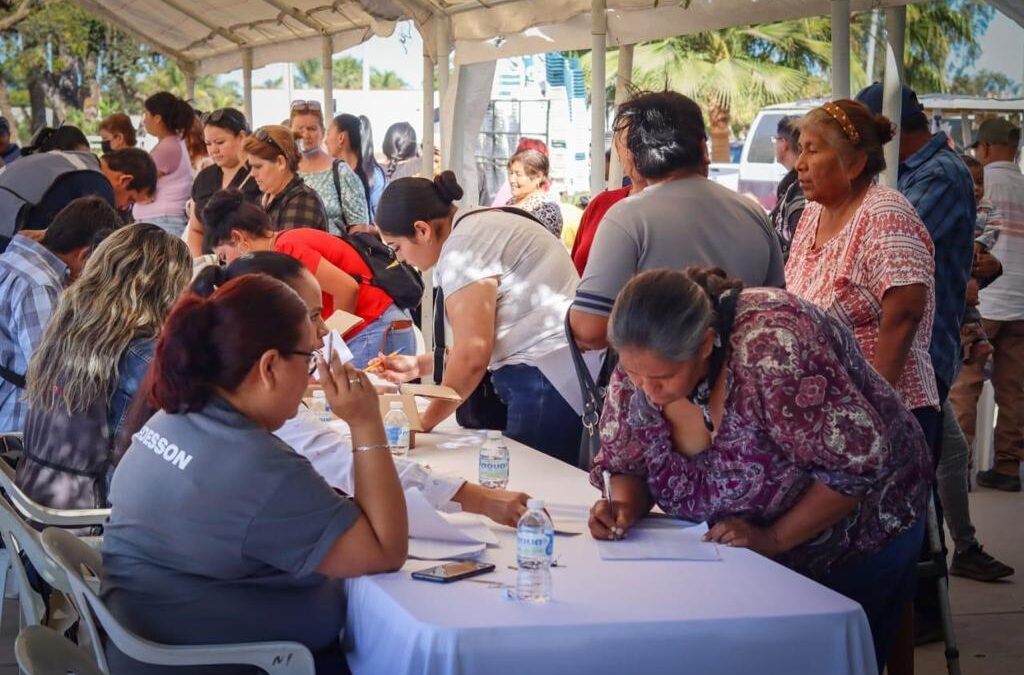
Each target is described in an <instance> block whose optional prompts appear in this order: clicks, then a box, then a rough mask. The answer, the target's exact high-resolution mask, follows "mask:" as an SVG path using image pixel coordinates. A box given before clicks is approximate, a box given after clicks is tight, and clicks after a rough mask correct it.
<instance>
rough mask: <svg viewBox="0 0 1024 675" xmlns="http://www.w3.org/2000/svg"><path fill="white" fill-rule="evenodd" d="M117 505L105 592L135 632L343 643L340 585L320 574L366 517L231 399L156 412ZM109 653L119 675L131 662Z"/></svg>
mask: <svg viewBox="0 0 1024 675" xmlns="http://www.w3.org/2000/svg"><path fill="white" fill-rule="evenodd" d="M110 501H111V506H112V512H111V515H110V521H109V524H108V525H107V526H106V529H105V534H104V541H103V562H104V576H103V583H102V596H103V599H104V600H105V601H106V602H107V605H108V607H110V610H111V611H112V612H113V613H114V615H115V616H117V617H118V618H119V619H120V620H121V621H122V622H123V623H124V624H125V625H126V626H127V627H128V628H129V629H130V630H133V631H135V632H136V633H138V634H139V635H141V636H143V637H146V638H149V639H152V640H155V641H157V642H164V643H170V644H201V643H207V644H210V643H225V642H248V641H265V640H294V641H297V642H301V643H304V644H305V645H307V646H308V647H309V648H310V649H311V650H312V651H314V652H317V651H321V650H325V649H330V648H331V647H332V646H336V644H337V641H338V635H339V632H340V630H341V628H342V625H343V622H344V617H345V602H344V596H343V594H342V586H341V582H339V581H336V580H333V579H328V578H326V577H324V576H322V575H320V574H318V573H316V568H317V567H318V566H319V564H320V562H321V561H322V560H323V558H324V556H325V555H326V554H327V552H328V550H329V549H330V547H331V545H332V544H334V542H335V541H336V540H337V539H338V537H340V536H341V535H342V534H344V533H345V532H346V531H347V530H348V529H349V528H350V527H351V526H352V525H353V523H355V521H356V520H357V519H358V517H359V515H360V511H359V508H358V507H357V506H356V505H355V504H353V503H352V502H350V501H348V500H346V499H344V498H342V497H341V496H339V495H338V494H337V493H336V492H335V491H334V490H333V489H332V488H331V487H330V486H329V485H328V484H327V483H326V482H325V481H324V479H323V478H322V477H321V476H320V475H319V474H318V473H317V472H316V471H315V470H314V469H313V466H312V465H311V464H310V463H309V460H307V459H306V458H305V457H302V456H301V455H298V454H296V453H295V452H294V451H293V450H292V449H291V448H289V447H288V446H287V445H285V444H284V442H282V441H281V440H279V439H278V438H276V437H275V436H273V435H272V434H270V433H268V432H267V431H265V430H263V429H260V428H258V427H256V426H255V425H254V424H253V423H252V422H250V421H249V420H248V419H247V418H245V417H243V416H242V415H241V414H240V413H238V412H237V411H236V410H234V409H233V408H232V407H231V406H229V405H228V404H227V403H226V402H225V401H223V400H221V399H215V400H214V401H212V402H211V403H210V404H208V405H207V406H206V407H205V408H204V409H203V410H201V411H200V412H196V413H188V414H184V415H169V414H167V413H164V412H158V413H156V415H154V416H153V417H152V418H151V419H150V420H149V422H148V423H147V424H146V425H145V426H144V427H143V428H142V429H141V430H140V431H139V432H138V433H137V434H135V436H134V437H133V442H132V445H131V447H130V448H129V449H128V452H127V453H126V454H125V456H124V458H123V459H122V460H121V463H120V464H119V465H118V467H117V470H116V472H115V473H114V479H113V483H112V486H111V494H110ZM109 651H110V650H108V652H109ZM111 657H112V659H113V660H112V662H111V666H112V668H114V672H117V668H116V667H115V662H117V663H118V665H121V664H124V661H123V659H124V658H125V657H123V656H122V655H119V654H117V653H116V652H114V653H111ZM123 668H124V672H132V673H142V672H146V673H150V672H164V670H163V669H150V668H143V667H141V666H140V665H139V664H131V665H127V664H124V666H123ZM167 672H178V671H176V670H174V671H167ZM216 672H223V671H221V670H217V671H216Z"/></svg>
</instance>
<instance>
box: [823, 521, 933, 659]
mask: <svg viewBox="0 0 1024 675" xmlns="http://www.w3.org/2000/svg"><path fill="white" fill-rule="evenodd" d="M925 518H926V516H921V517H920V518H918V519H917V522H916V523H914V524H913V525H912V526H911V527H910V528H909V529H907V530H905V531H904V532H903V533H902V534H900V535H899V536H898V537H896V538H895V539H893V540H892V541H890V542H889V543H888V544H887V545H886V546H885V548H883V549H882V550H881V551H878V552H877V553H872V554H871V555H867V556H864V557H862V558H858V559H857V560H851V561H850V562H848V563H846V564H844V565H840V566H839V567H837V568H835V569H833V570H832V571H831V572H829V573H828V574H827V575H826V576H825V578H823V579H820V580H819V581H820V582H821V583H822V584H823V585H825V586H828V587H829V588H831V589H832V590H833V591H836V592H837V593H842V594H843V595H845V596H846V597H848V598H850V599H851V600H854V601H856V602H859V603H860V606H861V607H863V608H864V613H865V614H866V615H867V617H868V625H869V626H870V627H871V640H872V642H874V644H875V660H876V661H877V662H878V672H879V673H881V672H882V670H883V669H884V668H885V662H886V660H887V659H888V657H889V645H890V644H891V643H892V636H893V633H894V632H895V631H896V628H897V626H898V625H899V619H900V615H901V613H902V611H903V606H904V605H906V604H907V603H908V602H910V601H911V600H913V599H914V586H915V582H914V578H915V568H916V565H917V559H918V557H919V556H920V555H921V543H922V542H923V541H924V527H925Z"/></svg>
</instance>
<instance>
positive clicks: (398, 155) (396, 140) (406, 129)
mask: <svg viewBox="0 0 1024 675" xmlns="http://www.w3.org/2000/svg"><path fill="white" fill-rule="evenodd" d="M380 149H381V152H383V153H384V156H385V157H387V158H388V165H387V169H386V171H387V177H388V180H389V181H390V180H398V179H399V178H412V177H415V176H418V175H419V173H420V169H422V168H423V162H422V161H421V160H420V144H419V141H418V140H416V130H415V129H413V128H412V125H411V124H409V123H408V122H396V123H395V124H392V125H391V126H390V127H388V130H387V131H386V132H385V133H384V142H383V143H381V146H380Z"/></svg>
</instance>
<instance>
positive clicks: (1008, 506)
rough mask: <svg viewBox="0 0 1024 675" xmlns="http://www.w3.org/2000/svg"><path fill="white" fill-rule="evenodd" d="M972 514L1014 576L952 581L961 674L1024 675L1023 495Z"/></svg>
mask: <svg viewBox="0 0 1024 675" xmlns="http://www.w3.org/2000/svg"><path fill="white" fill-rule="evenodd" d="M971 515H972V518H973V520H974V523H975V525H976V526H977V528H978V539H979V540H980V541H981V543H982V545H983V546H985V548H986V549H987V550H988V551H989V552H990V553H992V554H993V555H995V556H996V557H997V558H999V559H1000V560H1002V561H1003V562H1005V563H1007V564H1009V565H1012V566H1014V567H1015V568H1016V569H1017V570H1018V576H1017V577H1011V578H1010V579H1011V580H1010V581H1007V582H1003V583H997V584H982V583H978V582H974V581H969V580H966V579H958V578H956V577H954V578H953V580H952V586H951V600H952V603H953V614H954V622H955V628H956V633H957V639H958V641H959V643H960V664H961V669H962V671H963V673H964V675H1024V493H1021V494H1006V493H1002V492H995V491H992V490H984V489H978V490H975V492H973V493H972V494H971ZM17 612H18V607H17V604H15V603H14V602H12V601H7V602H6V603H4V613H3V627H2V630H0V675H18V668H17V665H16V663H15V660H14V651H13V645H14V636H15V635H16V633H17V627H18V615H17ZM916 662H917V673H918V674H919V675H941V674H942V673H945V672H946V663H945V659H944V657H943V649H942V645H929V646H927V647H922V648H919V649H918V650H917V659H916ZM752 675H753V674H752Z"/></svg>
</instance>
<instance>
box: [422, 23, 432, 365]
mask: <svg viewBox="0 0 1024 675" xmlns="http://www.w3.org/2000/svg"><path fill="white" fill-rule="evenodd" d="M427 41H428V37H427V36H426V35H424V36H423V157H422V160H423V167H422V168H421V169H420V173H421V174H422V175H423V176H424V177H426V178H428V179H429V178H433V176H434V62H433V61H431V60H430V54H429V53H428V51H429V50H428V48H427ZM422 272H423V305H422V306H421V307H420V331H421V332H422V333H423V343H424V345H425V346H426V349H427V353H430V352H432V351H433V350H434V275H433V274H431V273H429V272H427V270H422Z"/></svg>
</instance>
